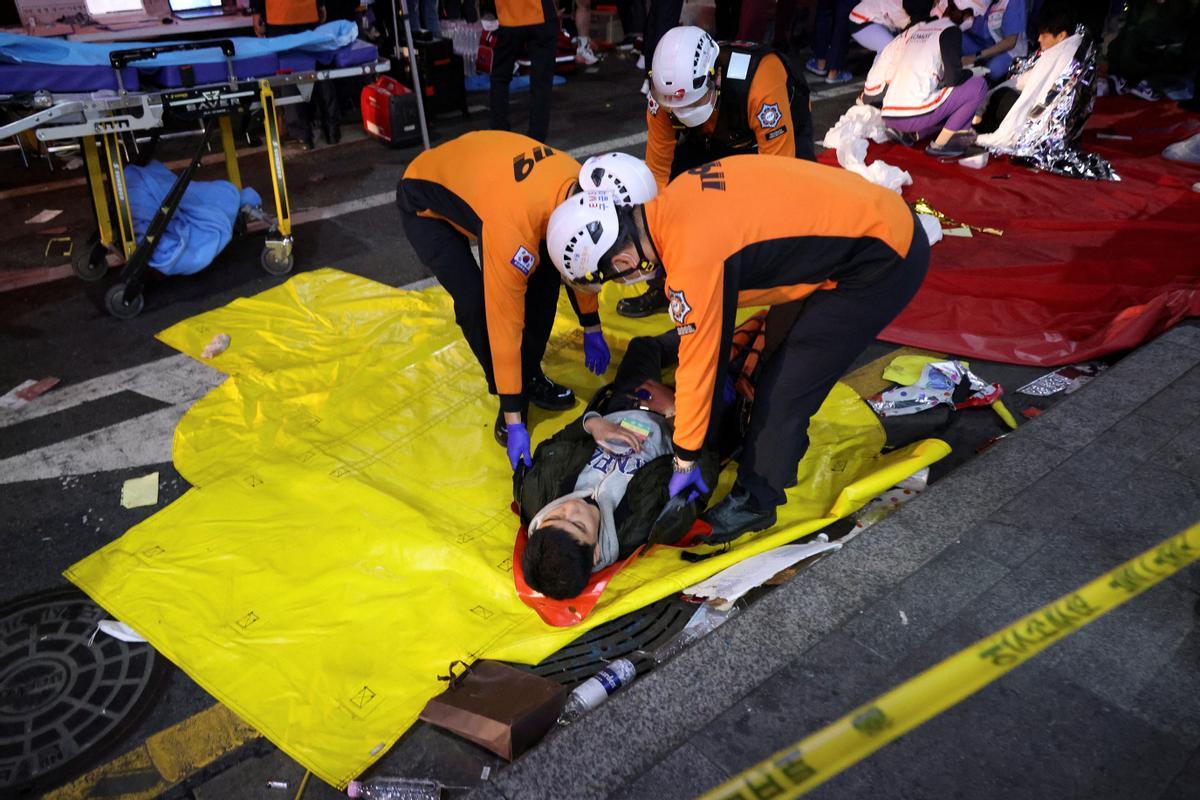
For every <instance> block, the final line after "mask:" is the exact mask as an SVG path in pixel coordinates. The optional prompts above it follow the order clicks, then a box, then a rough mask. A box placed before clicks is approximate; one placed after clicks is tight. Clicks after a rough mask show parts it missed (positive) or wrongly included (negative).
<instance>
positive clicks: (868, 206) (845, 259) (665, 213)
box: [645, 155, 914, 459]
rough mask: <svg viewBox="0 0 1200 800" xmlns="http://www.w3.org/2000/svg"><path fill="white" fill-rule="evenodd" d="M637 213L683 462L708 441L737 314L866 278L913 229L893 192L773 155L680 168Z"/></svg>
mask: <svg viewBox="0 0 1200 800" xmlns="http://www.w3.org/2000/svg"><path fill="white" fill-rule="evenodd" d="M645 214H646V225H647V232H648V233H649V235H650V238H651V241H652V242H653V245H654V247H655V249H656V250H657V251H658V255H659V262H660V263H661V264H662V266H663V269H664V270H665V272H666V287H665V288H666V293H667V300H668V302H669V308H668V310H669V313H670V315H671V320H672V322H674V323H675V330H676V331H677V332H678V333H679V336H680V348H679V368H678V370H677V371H676V373H675V391H676V394H675V413H676V417H675V436H674V446H675V452H676V453H677V454H678V455H679V457H680V458H685V459H691V458H695V457H696V455H697V454H698V453H699V452H700V449H701V447H702V446H703V444H704V441H705V437H706V435H707V433H708V427H709V419H710V417H711V414H712V403H713V398H714V390H715V387H717V386H720V383H719V382H718V381H719V380H720V379H721V377H722V374H723V372H724V369H725V359H724V358H723V357H722V354H724V353H728V352H729V348H730V340H731V338H732V335H733V329H734V315H735V313H736V311H737V309H738V307H739V306H763V305H768V306H769V305H778V304H781V303H787V302H789V301H792V300H798V299H800V298H803V297H806V296H808V295H810V294H812V293H813V292H815V291H819V290H828V289H836V288H837V286H838V285H839V284H845V285H859V284H865V283H870V282H873V281H874V280H876V279H877V278H878V277H879V276H880V275H881V274H883V273H884V272H885V271H886V270H888V269H895V268H897V264H898V262H899V261H900V259H903V258H904V257H905V256H907V255H908V250H909V246H910V245H911V244H912V238H913V224H914V217H913V214H912V211H910V210H909V208H908V206H907V205H905V203H904V200H903V199H901V197H900V195H898V194H896V193H895V192H892V191H890V190H888V189H884V188H881V187H879V186H875V185H874V184H872V183H869V182H868V181H866V180H864V179H863V178H860V177H859V176H857V175H855V174H853V173H851V172H847V171H846V170H843V169H838V168H836V167H827V166H823V165H821V164H815V163H812V162H809V161H802V160H798V159H795V158H784V157H781V156H765V157H764V156H745V155H741V156H730V157H729V158H726V159H721V160H720V161H714V162H712V163H711V164H705V165H704V166H703V167H700V168H698V169H693V170H689V171H687V172H685V173H683V174H682V175H680V176H679V177H677V178H675V180H674V181H672V182H671V184H670V186H668V187H667V189H666V190H665V191H664V192H663V193H661V194H660V195H659V196H658V197H657V198H655V199H654V200H651V201H650V202H649V203H647V204H646V206H645Z"/></svg>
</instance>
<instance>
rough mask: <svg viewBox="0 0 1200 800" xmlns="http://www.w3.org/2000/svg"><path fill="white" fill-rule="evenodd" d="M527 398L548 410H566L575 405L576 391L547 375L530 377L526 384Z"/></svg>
mask: <svg viewBox="0 0 1200 800" xmlns="http://www.w3.org/2000/svg"><path fill="white" fill-rule="evenodd" d="M525 398H526V399H527V400H528V401H529V402H531V403H533V404H534V405H535V406H537V407H538V408H544V409H546V410H547V411H565V410H566V409H568V408H570V407H571V406H573V405H575V393H574V392H572V391H571V390H570V389H568V388H567V387H566V386H563V385H562V384H561V383H555V382H554V381H552V380H550V379H549V378H547V377H546V376H545V375H539V376H537V377H536V378H530V380H529V382H528V383H526V384H525Z"/></svg>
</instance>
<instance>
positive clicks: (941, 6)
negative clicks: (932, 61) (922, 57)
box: [850, 0, 946, 33]
mask: <svg viewBox="0 0 1200 800" xmlns="http://www.w3.org/2000/svg"><path fill="white" fill-rule="evenodd" d="M945 12H946V0H937V2H935V3H934V4H933V16H935V17H940V16H941V15H942V14H944V13H945ZM850 21H851V22H853V23H856V24H858V25H866V24H867V23H869V22H874V23H875V24H877V25H882V26H883V27H885V28H887V29H888V30H890V31H892V32H893V33H895V32H896V31H902V30H904V28H906V27H907V26H908V23H909V18H908V14H906V13H905V12H904V4H903V2H902V0H862V2H861V3H859V4H858V5H856V6H855V7H854V8H852V9H851V10H850Z"/></svg>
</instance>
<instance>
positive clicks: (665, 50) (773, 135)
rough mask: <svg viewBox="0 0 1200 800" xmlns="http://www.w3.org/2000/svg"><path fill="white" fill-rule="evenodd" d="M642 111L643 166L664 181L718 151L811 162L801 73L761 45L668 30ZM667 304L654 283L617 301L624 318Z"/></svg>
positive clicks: (680, 29)
mask: <svg viewBox="0 0 1200 800" xmlns="http://www.w3.org/2000/svg"><path fill="white" fill-rule="evenodd" d="M652 67H653V68H652V69H651V70H650V97H649V99H648V101H647V102H648V108H647V109H646V165H647V166H648V167H650V171H651V172H653V173H654V180H655V182H657V183H658V190H659V191H660V192H661V191H662V190H663V189H665V188H666V187H667V183H668V181H670V180H671V179H672V178H674V177H675V176H676V175H679V174H680V173H682V172H686V171H687V170H689V169H694V168H696V167H699V166H700V165H702V164H707V163H708V162H710V161H715V160H716V159H718V158H725V157H726V156H731V155H738V154H749V153H758V154H760V155H777V156H790V157H795V158H804V159H808V160H809V161H813V160H815V156H814V154H813V140H812V136H813V130H812V108H811V105H810V103H809V98H808V84H807V83H806V82H805V80H804V75H803V74H802V73H800V72H797V71H795V70H793V69H792V66H791V64H790V63H789V62H788V60H787V57H786V56H785V55H784V54H783V53H780V52H779V51H777V50H774V49H772V48H770V47H767V46H765V45H758V44H751V43H748V42H721V43H720V44H718V43H717V42H715V41H713V38H712V37H711V36H709V35H708V34H707V33H705V31H704V30H703V29H701V28H697V27H694V26H682V27H678V28H672V29H671V30H670V31H668V32H667V34H666V35H665V36H663V38H662V41H660V42H659V43H658V46H657V47H656V48H655V50H654V63H653V64H652ZM666 308H667V300H666V296H665V295H664V294H663V290H662V282H661V281H651V282H650V285H649V287H647V289H646V292H645V293H644V294H642V295H641V296H640V297H631V298H627V299H625V300H621V301H620V302H618V303H617V312H618V313H619V314H621V315H623V316H626V317H645V316H648V315H650V314H653V313H655V312H658V311H664V310H666Z"/></svg>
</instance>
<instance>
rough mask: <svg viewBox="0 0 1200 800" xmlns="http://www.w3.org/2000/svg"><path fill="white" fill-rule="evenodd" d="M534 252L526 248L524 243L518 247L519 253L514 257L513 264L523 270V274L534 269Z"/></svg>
mask: <svg viewBox="0 0 1200 800" xmlns="http://www.w3.org/2000/svg"><path fill="white" fill-rule="evenodd" d="M536 260H537V259H536V258H534V255H533V253H531V252H529V251H528V250H526V249H525V247H524V245H522V246H521V247H518V248H517V253H516V255H514V256H513V257H512V265H513V266H514V267H516V268H517V269H519V270H521V274H522V275H528V274H529V273H530V271H532V270H533V264H534V261H536Z"/></svg>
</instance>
